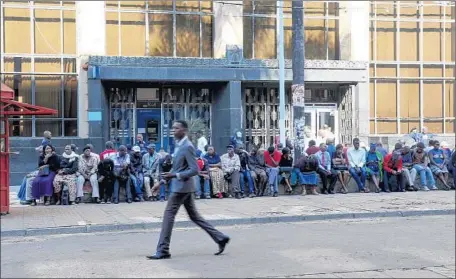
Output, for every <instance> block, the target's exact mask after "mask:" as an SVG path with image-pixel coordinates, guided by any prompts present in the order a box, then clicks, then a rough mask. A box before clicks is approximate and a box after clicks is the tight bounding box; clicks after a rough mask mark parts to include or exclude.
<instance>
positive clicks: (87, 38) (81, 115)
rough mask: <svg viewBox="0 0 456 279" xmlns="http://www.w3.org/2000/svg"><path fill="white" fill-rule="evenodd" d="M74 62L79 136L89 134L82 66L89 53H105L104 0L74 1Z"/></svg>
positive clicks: (85, 85)
mask: <svg viewBox="0 0 456 279" xmlns="http://www.w3.org/2000/svg"><path fill="white" fill-rule="evenodd" d="M76 52H77V55H78V59H77V62H76V65H77V72H78V130H79V137H82V138H87V137H88V136H89V125H88V114H87V109H88V95H87V94H88V86H87V72H86V71H85V70H83V69H82V66H83V65H84V64H85V63H86V62H87V60H88V56H89V55H105V54H106V20H105V3H104V1H76Z"/></svg>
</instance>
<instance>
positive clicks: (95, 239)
mask: <svg viewBox="0 0 456 279" xmlns="http://www.w3.org/2000/svg"><path fill="white" fill-rule="evenodd" d="M454 221H455V220H454V216H430V217H420V218H384V219H360V220H334V221H331V222H329V221H321V222H303V223H281V224H266V225H249V226H233V227H225V228H221V230H222V231H223V232H224V233H226V234H228V235H229V236H230V237H231V242H230V244H229V245H228V247H227V249H226V252H225V253H224V255H222V256H220V257H216V256H214V255H213V252H215V250H216V245H215V243H213V241H212V240H211V239H210V237H208V236H207V234H206V233H204V232H203V231H201V230H200V229H196V228H195V229H193V228H186V229H176V230H175V231H174V232H173V236H172V242H171V250H170V252H171V254H172V258H171V259H170V260H165V261H158V262H156V261H147V260H146V259H145V256H146V255H149V254H151V253H153V252H154V250H155V247H156V243H157V240H158V237H159V231H158V230H149V231H141V232H120V233H119V232H117V233H103V234H85V235H80V234H79V235H78V234H72V235H48V236H36V237H25V238H23V237H20V238H7V239H2V242H1V251H2V253H1V255H0V257H1V261H0V264H1V269H0V270H1V277H2V278H6V277H21V278H24V277H34V278H37V277H39V278H49V277H59V278H69V277H72V278H74V277H85V278H94V277H95V278H101V277H104V278H107V277H111V276H112V277H115V278H119V277H123V278H126V277H128V278H139V277H143V278H144V277H155V278H166V277H172V278H197V277H199V278H201V277H205V278H228V277H230V278H233V277H234V278H255V277H269V278H284V277H285V278H286V277H289V278H302V277H305V278H347V276H351V275H353V277H351V278H391V277H394V278H406V277H413V278H424V277H426V278H443V277H450V276H451V273H450V274H442V273H440V272H441V271H442V269H441V268H446V267H447V266H448V270H451V269H450V267H451V266H454V261H455V249H454V247H455V238H454V232H455V222H454ZM436 231H438V232H439V233H436ZM439 271H440V272H439ZM379 273H380V274H379ZM446 275H449V276H446Z"/></svg>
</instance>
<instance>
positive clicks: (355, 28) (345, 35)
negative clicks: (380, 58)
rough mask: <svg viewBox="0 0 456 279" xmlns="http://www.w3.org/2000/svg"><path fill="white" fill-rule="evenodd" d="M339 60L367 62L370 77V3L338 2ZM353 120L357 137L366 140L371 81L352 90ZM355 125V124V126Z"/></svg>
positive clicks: (367, 80) (368, 130)
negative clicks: (355, 120)
mask: <svg viewBox="0 0 456 279" xmlns="http://www.w3.org/2000/svg"><path fill="white" fill-rule="evenodd" d="M339 7H340V20H339V46H340V48H339V51H340V52H339V57H340V59H341V60H352V61H365V62H366V69H365V73H364V74H365V77H368V76H369V63H368V62H369V2H368V1H342V2H339ZM353 89H354V90H353V94H354V96H353V97H354V101H355V102H354V107H353V113H354V115H353V119H358V121H357V122H358V123H357V125H356V126H357V127H356V126H354V127H355V128H356V129H354V131H353V132H354V134H355V135H357V136H358V137H360V139H361V140H363V141H367V138H368V136H369V133H370V126H369V116H370V114H369V109H370V105H369V102H370V95H369V79H366V82H360V83H358V84H357V85H356V86H355V88H353ZM353 124H354V125H355V123H353Z"/></svg>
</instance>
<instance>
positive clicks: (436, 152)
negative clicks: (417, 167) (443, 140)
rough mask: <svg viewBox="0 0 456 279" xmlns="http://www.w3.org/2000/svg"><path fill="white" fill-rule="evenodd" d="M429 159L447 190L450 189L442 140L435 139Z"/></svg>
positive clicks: (431, 166)
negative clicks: (441, 145)
mask: <svg viewBox="0 0 456 279" xmlns="http://www.w3.org/2000/svg"><path fill="white" fill-rule="evenodd" d="M428 154H429V161H430V164H429V166H430V168H431V171H432V173H433V174H434V175H435V176H437V178H438V179H439V180H440V181H441V182H442V183H443V187H444V189H445V190H450V189H451V187H450V185H448V167H447V161H446V157H445V153H444V151H443V150H442V149H441V148H440V142H439V141H438V140H435V141H434V148H432V149H431V150H429V152H428Z"/></svg>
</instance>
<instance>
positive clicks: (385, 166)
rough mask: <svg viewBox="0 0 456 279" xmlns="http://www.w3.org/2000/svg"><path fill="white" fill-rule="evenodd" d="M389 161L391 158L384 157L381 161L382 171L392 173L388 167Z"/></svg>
mask: <svg viewBox="0 0 456 279" xmlns="http://www.w3.org/2000/svg"><path fill="white" fill-rule="evenodd" d="M390 160H391V156H388V155H386V156H385V160H383V169H384V170H386V171H387V172H390V173H391V172H393V170H392V169H391V168H390V167H389V166H388V165H389V162H390Z"/></svg>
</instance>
